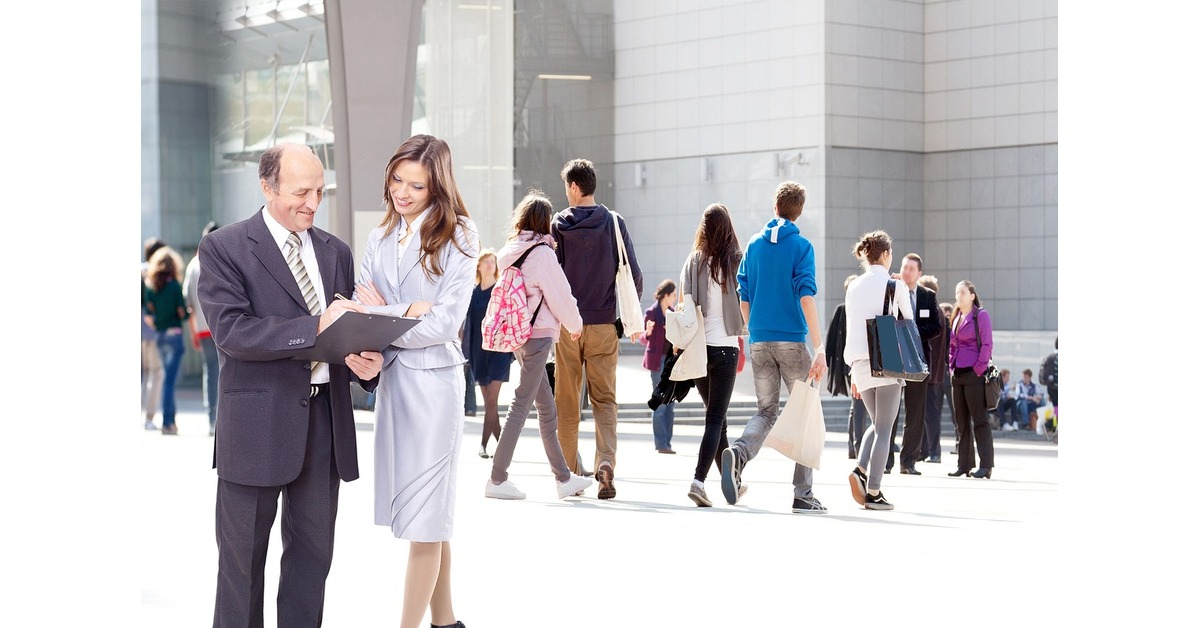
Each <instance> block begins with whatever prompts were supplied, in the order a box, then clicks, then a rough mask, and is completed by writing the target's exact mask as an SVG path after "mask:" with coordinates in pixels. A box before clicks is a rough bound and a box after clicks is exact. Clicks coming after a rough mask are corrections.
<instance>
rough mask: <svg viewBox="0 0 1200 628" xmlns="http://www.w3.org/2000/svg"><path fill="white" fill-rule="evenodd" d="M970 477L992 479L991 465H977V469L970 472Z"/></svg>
mask: <svg viewBox="0 0 1200 628" xmlns="http://www.w3.org/2000/svg"><path fill="white" fill-rule="evenodd" d="M971 477H973V478H987V479H989V480H990V479H992V468H991V467H979V468H978V469H976V470H975V473H972V474H971Z"/></svg>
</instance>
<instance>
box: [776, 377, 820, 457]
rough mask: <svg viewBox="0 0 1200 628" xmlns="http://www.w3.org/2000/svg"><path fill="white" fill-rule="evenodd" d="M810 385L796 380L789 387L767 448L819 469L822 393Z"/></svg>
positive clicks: (809, 382) (808, 382)
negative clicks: (789, 391)
mask: <svg viewBox="0 0 1200 628" xmlns="http://www.w3.org/2000/svg"><path fill="white" fill-rule="evenodd" d="M811 382H812V380H809V381H807V382H805V381H796V383H795V384H793V385H792V391H791V393H790V394H789V395H788V401H787V405H786V406H784V408H783V412H780V413H779V418H778V419H776V421H775V427H773V428H771V433H770V434H767V440H766V445H767V446H768V447H770V448H771V449H774V450H776V451H778V452H779V453H781V454H783V455H785V456H787V457H788V458H791V459H792V460H795V461H796V462H798V463H800V464H802V465H804V466H806V467H812V468H813V469H820V468H821V452H822V451H823V450H824V449H825V412H824V410H822V408H821V393H820V392H819V391H818V390H817V389H816V388H813V386H812V383H811Z"/></svg>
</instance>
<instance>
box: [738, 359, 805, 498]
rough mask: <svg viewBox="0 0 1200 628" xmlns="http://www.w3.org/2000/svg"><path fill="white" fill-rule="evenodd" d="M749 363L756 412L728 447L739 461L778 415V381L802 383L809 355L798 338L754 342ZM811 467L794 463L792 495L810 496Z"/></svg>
mask: <svg viewBox="0 0 1200 628" xmlns="http://www.w3.org/2000/svg"><path fill="white" fill-rule="evenodd" d="M750 365H751V367H752V368H753V369H754V394H755V396H757V397H758V412H756V413H755V414H754V416H753V417H751V418H750V422H749V423H747V424H746V429H745V431H743V432H742V437H741V438H739V439H737V441H736V442H734V443H733V445H731V446H730V447H731V448H732V449H735V450H737V453H738V457H739V458H740V459H741V460H742V461H743V464H745V463H748V462H750V461H751V460H753V459H754V457H755V456H757V455H758V450H759V449H762V445H763V441H765V440H766V438H767V434H768V433H770V431H771V428H772V427H774V426H775V420H776V419H778V418H779V381H780V378H782V379H783V383H784V385H786V386H787V389H788V390H789V391H790V390H791V389H792V384H794V383H796V382H800V383H801V384H803V383H804V380H805V379H806V378H807V377H808V369H810V368H812V356H811V355H809V353H808V347H807V346H805V344H804V343H802V342H756V343H753V344H751V345H750ZM812 485H813V471H812V468H811V467H805V466H802V465H799V464H797V465H796V470H795V471H794V472H793V473H792V486H793V487H794V489H795V496H796V497H797V498H799V497H812Z"/></svg>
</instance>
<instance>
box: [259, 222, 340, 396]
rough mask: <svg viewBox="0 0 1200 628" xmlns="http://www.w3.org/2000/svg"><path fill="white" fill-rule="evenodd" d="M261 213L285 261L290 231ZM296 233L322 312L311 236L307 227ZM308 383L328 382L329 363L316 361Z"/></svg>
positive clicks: (322, 289)
mask: <svg viewBox="0 0 1200 628" xmlns="http://www.w3.org/2000/svg"><path fill="white" fill-rule="evenodd" d="M262 215H263V220H264V221H265V222H266V223H267V230H268V231H270V232H271V237H272V238H275V244H276V245H277V246H278V247H279V254H280V255H282V256H283V261H284V262H287V239H288V236H289V235H291V233H292V232H291V231H289V230H288V229H287V228H286V227H284V226H283V225H281V224H279V221H277V220H275V217H274V216H272V215H271V212H269V211H267V208H266V207H264V208H263V210H262ZM296 235H297V236H299V237H300V261H301V262H304V272H306V273H308V280H309V281H311V282H312V285H313V288H316V290H317V300H318V301H320V302H321V311H322V312H324V311H325V308H327V307H329V304H328V303H326V302H325V285H324V284H323V283H322V282H321V269H320V267H318V266H317V254H316V252H314V251H313V247H312V238H311V237H309V235H308V229H305V230H304V231H297V232H296ZM309 383H312V384H327V383H329V365H328V364H326V363H325V362H317V365H316V367H315V368H313V370H312V377H311V378H310V379H309Z"/></svg>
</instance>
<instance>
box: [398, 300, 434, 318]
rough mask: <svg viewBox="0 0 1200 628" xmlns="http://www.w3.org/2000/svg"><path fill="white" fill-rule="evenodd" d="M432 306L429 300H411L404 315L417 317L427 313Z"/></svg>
mask: <svg viewBox="0 0 1200 628" xmlns="http://www.w3.org/2000/svg"><path fill="white" fill-rule="evenodd" d="M432 307H433V304H432V303H430V302H429V301H413V302H412V304H411V305H409V306H408V311H407V312H405V313H404V315H405V316H407V317H409V318H417V317H418V316H421V315H422V314H428V313H429V310H430V308H432Z"/></svg>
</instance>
